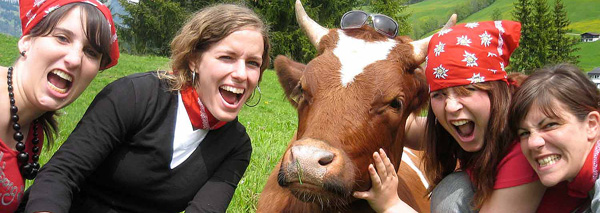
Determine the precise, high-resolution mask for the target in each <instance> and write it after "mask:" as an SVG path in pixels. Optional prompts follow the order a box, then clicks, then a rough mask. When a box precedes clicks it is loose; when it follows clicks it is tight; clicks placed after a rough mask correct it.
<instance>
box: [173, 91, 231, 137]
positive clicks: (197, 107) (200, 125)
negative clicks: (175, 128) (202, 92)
mask: <svg viewBox="0 0 600 213" xmlns="http://www.w3.org/2000/svg"><path fill="white" fill-rule="evenodd" d="M181 100H183V105H184V106H185V110H186V111H187V113H188V116H189V117H190V121H191V122H192V127H194V130H196V129H208V130H213V129H218V128H220V127H222V126H223V125H225V124H226V123H227V122H225V121H220V120H218V119H217V118H215V116H213V115H212V114H211V113H210V111H208V110H206V107H204V104H202V102H201V101H200V98H199V97H198V93H196V90H195V89H194V88H193V87H186V88H185V89H182V90H181Z"/></svg>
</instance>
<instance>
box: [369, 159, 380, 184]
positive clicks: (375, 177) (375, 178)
mask: <svg viewBox="0 0 600 213" xmlns="http://www.w3.org/2000/svg"><path fill="white" fill-rule="evenodd" d="M368 169H369V175H370V176H371V183H372V185H373V186H372V187H380V186H381V175H379V174H377V171H375V167H373V164H369V168H368Z"/></svg>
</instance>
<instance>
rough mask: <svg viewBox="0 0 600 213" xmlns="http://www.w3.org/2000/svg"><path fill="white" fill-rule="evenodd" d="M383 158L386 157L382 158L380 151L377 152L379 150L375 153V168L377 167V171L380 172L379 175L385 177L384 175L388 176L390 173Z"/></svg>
mask: <svg viewBox="0 0 600 213" xmlns="http://www.w3.org/2000/svg"><path fill="white" fill-rule="evenodd" d="M380 150H381V149H380ZM382 159H384V158H382V157H381V155H380V154H379V153H377V152H374V153H373V160H374V161H375V168H377V173H378V174H379V177H381V178H384V177H387V175H388V174H387V170H386V168H385V163H384V162H383V160H382ZM388 160H389V159H388Z"/></svg>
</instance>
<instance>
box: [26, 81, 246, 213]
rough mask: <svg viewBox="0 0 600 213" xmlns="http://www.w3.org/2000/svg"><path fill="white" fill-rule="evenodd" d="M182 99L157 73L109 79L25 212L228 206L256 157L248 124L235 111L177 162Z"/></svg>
mask: <svg viewBox="0 0 600 213" xmlns="http://www.w3.org/2000/svg"><path fill="white" fill-rule="evenodd" d="M177 106H178V97H177V92H170V91H168V90H167V89H166V83H165V82H163V81H162V80H159V79H158V78H157V77H156V73H152V72H148V73H140V74H133V75H130V76H127V77H124V78H121V79H119V80H117V81H115V82H113V83H111V84H109V85H108V86H106V87H105V88H104V89H103V90H102V91H101V92H100V93H99V94H98V95H97V96H96V98H95V99H94V101H93V102H92V103H91V105H90V106H89V108H88V110H87V111H86V113H85V115H84V116H83V118H82V119H81V121H80V122H79V124H77V127H76V128H75V130H73V133H71V135H70V136H69V138H68V139H67V141H65V143H64V144H63V145H62V146H61V147H60V149H59V150H58V151H57V152H56V153H55V154H54V156H52V158H51V159H50V161H49V162H48V163H47V164H46V165H44V167H43V168H42V169H41V171H40V173H39V175H38V177H37V178H36V179H35V183H34V184H33V185H32V187H31V192H30V197H29V201H28V203H27V208H26V212H35V211H50V212H55V213H59V212H68V211H69V209H70V211H71V212H180V211H183V210H185V211H186V212H225V210H226V209H227V205H228V204H229V202H230V201H231V198H232V197H233V193H234V191H235V188H236V187H237V184H238V182H239V181H240V179H241V178H242V175H243V174H244V172H245V170H246V168H247V167H248V163H249V162H250V154H251V153H252V146H251V144H250V138H249V137H248V134H247V133H246V129H245V128H244V126H242V124H240V123H239V122H238V121H237V118H236V119H235V120H234V121H231V122H229V123H227V124H226V125H225V126H223V127H221V128H219V129H217V130H211V131H209V133H208V134H207V135H206V137H205V138H204V140H203V141H202V143H200V145H199V147H198V148H197V149H196V150H195V151H194V152H193V153H192V154H191V155H190V156H189V157H188V158H187V159H186V160H185V161H184V162H183V163H181V164H180V165H179V166H177V167H175V168H173V169H171V168H170V163H171V159H172V155H173V132H174V129H175V120H176V115H177ZM188 122H189V121H188Z"/></svg>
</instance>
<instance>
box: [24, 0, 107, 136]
mask: <svg viewBox="0 0 600 213" xmlns="http://www.w3.org/2000/svg"><path fill="white" fill-rule="evenodd" d="M76 7H79V8H81V16H82V17H84V16H85V17H86V21H85V23H83V19H82V21H81V26H85V28H84V34H85V36H86V38H87V39H88V41H89V42H90V45H91V46H92V48H94V50H96V51H98V52H99V53H102V59H101V61H100V67H103V66H105V65H107V64H109V63H110V62H111V60H112V59H111V58H110V48H111V45H110V37H111V33H110V26H109V24H108V21H107V20H106V18H105V17H104V15H103V14H102V12H100V10H98V9H97V8H96V7H94V6H93V5H90V4H87V3H81V2H77V3H71V4H67V5H64V6H62V7H59V8H58V9H56V10H54V11H52V12H51V13H50V14H48V16H46V17H45V18H44V19H42V20H41V21H40V22H39V23H38V24H37V25H36V26H35V27H33V28H32V29H31V31H30V32H29V34H28V35H29V36H31V37H42V36H48V35H50V33H52V31H54V28H55V27H56V25H57V24H58V22H60V21H61V20H63V18H65V17H66V15H67V14H68V13H69V11H71V10H72V9H74V8H76ZM56 116H57V113H56V111H48V112H45V113H44V114H43V115H42V116H40V117H39V118H38V122H39V123H40V124H41V125H42V129H43V130H44V135H46V140H47V143H48V145H50V146H51V145H52V144H53V142H54V135H55V134H57V133H58V124H57V122H56Z"/></svg>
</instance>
